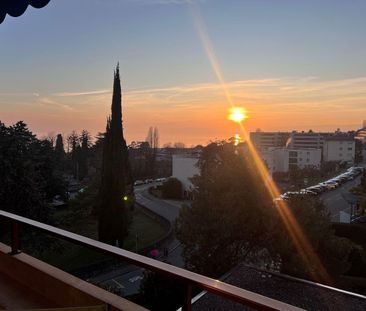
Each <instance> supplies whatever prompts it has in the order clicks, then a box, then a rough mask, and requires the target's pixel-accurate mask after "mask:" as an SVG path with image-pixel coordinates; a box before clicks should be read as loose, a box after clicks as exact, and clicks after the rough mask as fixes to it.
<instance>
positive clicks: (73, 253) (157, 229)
mask: <svg viewBox="0 0 366 311" xmlns="http://www.w3.org/2000/svg"><path fill="white" fill-rule="evenodd" d="M66 212H67V211H60V212H58V213H57V214H56V218H57V217H59V216H61V214H64V213H66ZM63 229H66V230H69V231H71V232H74V233H77V234H81V235H84V236H87V237H90V238H93V239H96V238H97V220H96V219H95V218H94V217H92V216H90V217H88V218H86V219H84V220H83V221H76V222H74V223H72V224H71V225H69V226H68V227H67V228H65V227H63ZM167 230H168V228H166V227H165V226H163V225H162V224H161V223H160V222H159V221H158V220H156V219H154V218H153V217H151V216H149V215H147V214H145V213H144V212H143V211H142V210H141V209H136V210H135V211H134V212H133V221H132V223H131V226H130V229H129V231H130V233H129V236H128V237H127V239H126V240H125V242H124V249H127V250H131V251H136V234H137V249H138V250H140V249H143V248H145V247H148V246H151V245H154V243H156V242H157V241H159V240H160V239H161V238H163V237H164V235H165V234H166V233H167ZM60 243H61V247H60V249H59V251H58V252H55V251H53V252H52V253H46V254H43V255H42V256H41V259H42V260H44V261H46V262H48V263H50V264H52V265H54V266H57V267H59V268H62V269H65V270H68V271H69V270H74V269H78V268H81V267H84V266H87V265H91V264H94V263H97V262H101V261H104V260H106V259H108V258H109V257H106V256H104V255H102V254H100V253H98V252H96V251H93V250H89V249H87V248H85V247H80V246H77V245H73V244H72V243H69V242H64V241H60Z"/></svg>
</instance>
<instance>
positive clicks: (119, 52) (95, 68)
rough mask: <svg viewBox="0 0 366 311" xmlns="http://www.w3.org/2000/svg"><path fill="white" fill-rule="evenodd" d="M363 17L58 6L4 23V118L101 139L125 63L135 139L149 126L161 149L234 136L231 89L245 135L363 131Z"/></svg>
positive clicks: (215, 3)
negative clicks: (116, 73)
mask: <svg viewBox="0 0 366 311" xmlns="http://www.w3.org/2000/svg"><path fill="white" fill-rule="evenodd" d="M365 12H366V1H364V0H352V1H344V0H303V1H294V0H288V1H285V0H201V1H199V0H196V1H194V0H150V1H149V0H51V2H50V3H49V4H48V5H47V6H46V7H45V8H43V9H40V10H36V9H34V8H32V7H29V8H28V9H27V11H26V12H25V14H24V15H22V16H21V17H19V18H13V17H9V16H7V17H6V19H5V21H4V22H3V23H2V24H1V25H0V59H1V61H0V120H1V121H2V122H5V123H6V124H11V123H13V122H16V121H18V120H24V121H25V122H26V123H27V124H28V125H29V127H30V129H31V130H32V131H34V132H35V133H37V134H38V135H39V136H42V135H46V134H47V133H50V132H54V133H59V132H60V133H64V134H67V133H70V132H71V131H72V130H77V131H81V130H82V129H87V130H89V131H90V132H91V133H92V134H96V133H97V132H101V131H104V129H105V123H106V118H107V116H108V114H109V113H110V104H111V96H112V94H111V90H112V82H113V70H114V67H115V66H116V64H117V62H118V61H119V62H120V71H121V79H122V90H123V114H124V115H123V118H124V130H125V137H126V139H127V142H128V143H129V142H131V141H132V140H144V139H145V137H146V134H147V131H148V127H149V126H157V127H158V128H159V132H160V142H161V144H164V143H166V142H177V141H183V142H185V143H186V144H187V145H188V146H190V145H193V144H198V143H201V144H206V143H207V142H208V141H210V140H214V139H226V138H229V137H231V136H234V134H235V133H236V132H237V131H238V129H237V125H236V124H234V123H233V122H231V121H229V120H227V113H228V109H229V108H230V103H229V102H228V98H227V96H225V90H224V88H225V89H226V91H227V92H228V93H229V94H230V96H231V98H232V102H233V103H234V104H235V105H236V106H242V107H245V109H246V110H247V112H248V115H249V118H248V119H247V120H245V121H244V124H245V127H246V128H247V129H248V130H249V131H254V130H256V129H257V128H260V129H262V130H268V131H280V130H281V131H285V130H293V129H295V130H308V129H313V130H316V131H329V130H331V131H334V130H335V129H337V128H341V129H342V130H351V129H358V128H359V127H360V125H361V123H362V120H363V119H366V18H365ZM205 40H206V41H205ZM215 65H216V66H217V68H215ZM217 71H219V73H220V74H221V75H222V76H221V78H222V79H223V81H225V86H223V84H222V81H220V77H218V74H217V73H218V72H217Z"/></svg>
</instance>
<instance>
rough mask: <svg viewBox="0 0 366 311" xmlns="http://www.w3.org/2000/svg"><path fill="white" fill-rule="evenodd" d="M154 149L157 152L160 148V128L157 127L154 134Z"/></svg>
mask: <svg viewBox="0 0 366 311" xmlns="http://www.w3.org/2000/svg"><path fill="white" fill-rule="evenodd" d="M153 144H154V145H153V148H154V149H155V150H156V149H158V148H159V130H158V128H157V127H156V126H155V127H154V132H153Z"/></svg>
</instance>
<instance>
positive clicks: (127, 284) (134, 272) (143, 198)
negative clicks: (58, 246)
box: [91, 184, 184, 296]
mask: <svg viewBox="0 0 366 311" xmlns="http://www.w3.org/2000/svg"><path fill="white" fill-rule="evenodd" d="M152 185H154V184H148V185H141V186H137V187H135V197H136V201H137V202H138V203H139V204H141V205H143V206H144V207H145V208H147V209H149V210H151V211H153V212H154V213H156V214H158V215H160V216H162V217H164V218H165V219H167V220H168V221H170V223H171V224H172V225H174V222H175V219H176V218H177V217H178V215H179V209H180V207H181V204H182V203H181V202H177V201H170V200H159V199H157V198H156V197H154V196H152V195H151V194H149V192H148V189H149V187H151V186H152ZM165 247H167V248H168V253H169V255H168V257H167V258H163V257H161V258H159V260H163V259H166V260H167V261H168V262H169V263H171V264H173V265H175V266H178V267H183V266H184V262H183V259H182V256H181V254H182V248H181V245H180V243H179V241H177V239H175V238H173V239H172V240H171V241H169V242H168V243H167V244H166V245H165ZM143 273H144V269H141V268H139V267H136V266H128V267H124V268H118V269H115V270H113V271H109V272H108V273H103V274H101V275H98V276H96V277H93V278H92V279H91V280H92V281H94V282H98V283H99V284H101V285H104V286H112V287H114V288H118V289H120V290H121V292H122V293H123V295H124V296H128V295H132V294H136V293H138V291H139V288H140V283H141V280H142V278H143Z"/></svg>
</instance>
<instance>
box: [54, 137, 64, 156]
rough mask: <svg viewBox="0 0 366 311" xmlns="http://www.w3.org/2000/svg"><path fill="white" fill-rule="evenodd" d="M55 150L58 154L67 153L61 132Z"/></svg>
mask: <svg viewBox="0 0 366 311" xmlns="http://www.w3.org/2000/svg"><path fill="white" fill-rule="evenodd" d="M55 151H56V153H58V154H62V155H63V154H65V149H64V139H63V138H62V135H61V134H57V138H56V145H55Z"/></svg>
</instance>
